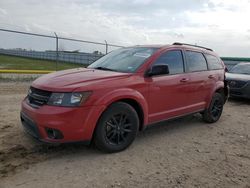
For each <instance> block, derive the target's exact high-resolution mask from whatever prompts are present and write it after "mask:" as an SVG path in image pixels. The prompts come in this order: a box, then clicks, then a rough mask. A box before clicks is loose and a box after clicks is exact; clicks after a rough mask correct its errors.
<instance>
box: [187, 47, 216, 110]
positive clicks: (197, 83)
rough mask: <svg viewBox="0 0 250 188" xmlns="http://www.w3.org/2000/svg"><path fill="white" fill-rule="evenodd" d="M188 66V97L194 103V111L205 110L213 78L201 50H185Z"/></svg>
mask: <svg viewBox="0 0 250 188" xmlns="http://www.w3.org/2000/svg"><path fill="white" fill-rule="evenodd" d="M185 57H186V68H187V72H188V75H189V78H190V80H189V86H190V87H189V88H190V90H189V92H188V95H187V97H188V99H189V100H190V102H191V103H192V109H191V110H192V111H199V110H203V109H205V107H206V103H207V101H208V98H209V95H210V91H211V90H212V89H213V80H212V78H210V75H209V71H208V65H207V61H206V59H205V57H204V55H203V53H201V52H199V51H191V50H186V51H185Z"/></svg>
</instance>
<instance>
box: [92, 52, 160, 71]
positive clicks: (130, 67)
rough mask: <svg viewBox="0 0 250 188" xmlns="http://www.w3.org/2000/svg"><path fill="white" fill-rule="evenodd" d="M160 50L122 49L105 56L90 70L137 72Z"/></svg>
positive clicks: (93, 64)
mask: <svg viewBox="0 0 250 188" xmlns="http://www.w3.org/2000/svg"><path fill="white" fill-rule="evenodd" d="M157 49H158V48H149V47H131V48H121V49H119V50H115V51H112V52H110V53H109V54H107V55H105V56H104V57H102V58H100V59H98V60H97V61H95V62H94V63H92V64H91V65H89V66H88V68H93V69H101V70H111V71H117V72H135V71H136V70H137V68H138V67H139V66H140V65H142V64H143V63H144V62H145V60H146V59H148V58H149V57H150V56H151V55H152V54H153V53H154V52H155V51H156V50H157Z"/></svg>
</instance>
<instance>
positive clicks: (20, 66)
mask: <svg viewBox="0 0 250 188" xmlns="http://www.w3.org/2000/svg"><path fill="white" fill-rule="evenodd" d="M77 67H84V65H81V64H74V63H65V62H58V70H65V69H71V68H77ZM0 69H14V70H56V62H55V61H48V60H40V59H31V58H25V57H16V56H8V55H0Z"/></svg>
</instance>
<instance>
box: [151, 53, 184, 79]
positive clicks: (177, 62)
mask: <svg viewBox="0 0 250 188" xmlns="http://www.w3.org/2000/svg"><path fill="white" fill-rule="evenodd" d="M154 64H165V65H168V68H169V74H179V73H183V72H184V66H183V57H182V52H181V51H180V50H173V51H168V52H165V53H164V54H162V55H161V56H160V57H159V58H158V59H157V60H156V61H155V63H154Z"/></svg>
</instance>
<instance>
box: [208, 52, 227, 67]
mask: <svg viewBox="0 0 250 188" xmlns="http://www.w3.org/2000/svg"><path fill="white" fill-rule="evenodd" d="M205 56H206V59H207V63H208V68H209V69H210V70H216V69H223V66H222V64H221V62H220V61H219V59H218V58H217V57H215V56H213V55H209V54H205Z"/></svg>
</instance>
